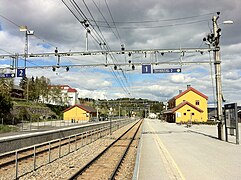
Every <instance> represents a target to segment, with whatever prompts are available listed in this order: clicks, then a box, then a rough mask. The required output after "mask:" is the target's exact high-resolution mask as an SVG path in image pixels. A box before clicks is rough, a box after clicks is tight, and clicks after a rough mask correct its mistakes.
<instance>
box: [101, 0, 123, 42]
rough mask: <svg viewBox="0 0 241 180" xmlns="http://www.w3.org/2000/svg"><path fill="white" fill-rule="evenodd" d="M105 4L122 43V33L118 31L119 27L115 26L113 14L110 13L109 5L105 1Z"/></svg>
mask: <svg viewBox="0 0 241 180" xmlns="http://www.w3.org/2000/svg"><path fill="white" fill-rule="evenodd" d="M105 4H106V7H107V9H108V12H109V14H110V17H111V19H112V23H113V24H114V27H115V29H116V32H117V36H118V39H119V41H120V42H121V37H120V33H119V31H118V29H117V27H116V24H115V21H114V18H113V16H112V13H111V11H110V8H109V5H108V3H107V1H106V0H105Z"/></svg>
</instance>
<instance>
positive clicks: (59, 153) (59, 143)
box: [59, 139, 61, 158]
mask: <svg viewBox="0 0 241 180" xmlns="http://www.w3.org/2000/svg"><path fill="white" fill-rule="evenodd" d="M60 157H61V139H60V140H59V158H60Z"/></svg>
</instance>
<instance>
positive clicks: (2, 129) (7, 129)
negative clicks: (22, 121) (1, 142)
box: [0, 124, 17, 133]
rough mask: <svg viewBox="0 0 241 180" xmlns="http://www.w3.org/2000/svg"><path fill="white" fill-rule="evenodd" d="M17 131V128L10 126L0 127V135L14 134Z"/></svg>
mask: <svg viewBox="0 0 241 180" xmlns="http://www.w3.org/2000/svg"><path fill="white" fill-rule="evenodd" d="M13 131H17V127H14V126H9V125H2V124H1V125H0V133H6V132H13Z"/></svg>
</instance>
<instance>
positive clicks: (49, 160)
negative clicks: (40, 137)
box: [48, 142, 51, 163]
mask: <svg viewBox="0 0 241 180" xmlns="http://www.w3.org/2000/svg"><path fill="white" fill-rule="evenodd" d="M48 160H49V163H50V162H51V142H49V159H48Z"/></svg>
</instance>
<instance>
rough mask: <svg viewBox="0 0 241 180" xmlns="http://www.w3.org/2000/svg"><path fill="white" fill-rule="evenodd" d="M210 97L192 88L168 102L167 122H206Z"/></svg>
mask: <svg viewBox="0 0 241 180" xmlns="http://www.w3.org/2000/svg"><path fill="white" fill-rule="evenodd" d="M207 101H208V97H207V96H206V95H204V94H203V93H201V92H199V91H197V90H196V89H194V88H193V87H191V86H188V88H187V90H185V91H183V92H180V93H179V94H178V95H177V96H175V97H173V98H172V99H170V100H169V101H168V110H167V111H166V112H165V115H166V120H167V121H168V122H174V123H187V122H206V121H207V120H208V108H207Z"/></svg>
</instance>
